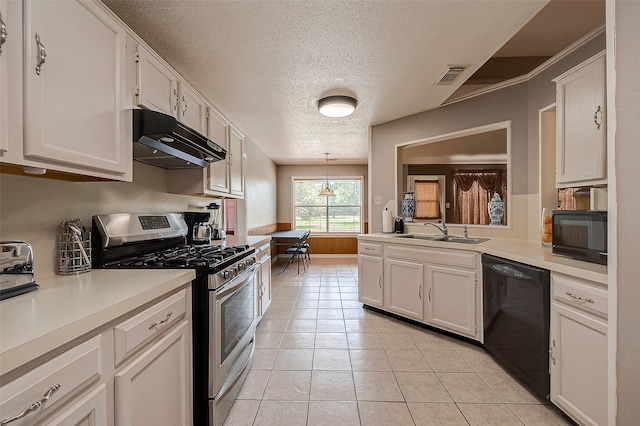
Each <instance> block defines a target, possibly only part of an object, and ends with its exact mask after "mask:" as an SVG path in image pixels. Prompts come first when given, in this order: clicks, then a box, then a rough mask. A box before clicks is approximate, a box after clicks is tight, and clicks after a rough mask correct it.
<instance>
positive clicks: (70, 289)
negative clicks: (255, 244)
mask: <svg viewBox="0 0 640 426" xmlns="http://www.w3.org/2000/svg"><path fill="white" fill-rule="evenodd" d="M194 278H195V272H194V271H193V270H192V269H185V270H176V269H162V270H160V269H145V270H138V269H128V270H109V269H94V270H92V271H91V272H87V273H84V274H76V275H54V274H51V275H49V276H44V277H40V278H38V280H37V282H38V284H40V289H38V290H36V291H32V292H31V293H27V294H23V295H21V296H17V297H13V298H10V299H6V300H3V301H2V302H0V375H2V374H5V373H7V372H9V371H11V370H13V369H15V368H17V367H19V366H21V365H24V364H26V363H27V362H29V361H31V360H34V359H36V358H37V357H39V356H41V355H44V354H46V353H47V352H49V351H51V350H53V349H55V348H57V347H59V346H62V345H64V344H66V343H68V342H70V341H72V340H74V339H76V338H78V337H80V336H82V335H84V334H86V333H88V332H90V331H93V330H95V329H97V328H99V327H101V326H102V325H104V324H106V323H108V322H110V321H112V320H114V319H116V318H118V317H120V316H122V315H124V314H126V313H128V312H130V311H132V310H134V309H136V308H138V307H140V306H142V305H144V304H146V303H148V302H151V301H152V300H154V299H156V298H158V297H160V296H162V295H164V294H166V293H169V292H171V291H172V290H174V289H177V288H179V287H182V286H184V285H185V284H187V283H190V282H191V281H192V280H193V279H194Z"/></svg>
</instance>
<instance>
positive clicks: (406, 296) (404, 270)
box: [385, 259, 424, 321]
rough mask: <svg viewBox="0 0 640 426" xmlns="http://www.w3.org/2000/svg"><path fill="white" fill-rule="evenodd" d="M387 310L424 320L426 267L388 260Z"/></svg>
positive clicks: (386, 273) (386, 275)
mask: <svg viewBox="0 0 640 426" xmlns="http://www.w3.org/2000/svg"><path fill="white" fill-rule="evenodd" d="M385 271H386V272H385V293H386V294H385V308H386V309H387V310H389V311H390V312H393V313H396V314H399V315H403V316H406V317H408V318H412V319H416V320H420V321H422V320H423V319H424V298H423V293H424V289H423V285H424V265H423V264H422V263H416V262H407V261H402V260H396V259H388V260H387V261H386V262H385Z"/></svg>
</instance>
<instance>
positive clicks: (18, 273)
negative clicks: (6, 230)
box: [0, 241, 40, 300]
mask: <svg viewBox="0 0 640 426" xmlns="http://www.w3.org/2000/svg"><path fill="white" fill-rule="evenodd" d="M38 288H40V286H39V285H38V284H36V282H35V279H34V273H33V249H32V248H31V245H29V243H27V242H24V241H1V242H0V300H4V299H8V298H10V297H14V296H19V295H21V294H24V293H28V292H30V291H33V290H37V289H38Z"/></svg>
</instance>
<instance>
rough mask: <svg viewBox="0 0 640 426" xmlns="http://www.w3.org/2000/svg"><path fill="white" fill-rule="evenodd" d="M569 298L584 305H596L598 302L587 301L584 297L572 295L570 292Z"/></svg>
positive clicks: (568, 293)
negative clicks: (585, 303)
mask: <svg viewBox="0 0 640 426" xmlns="http://www.w3.org/2000/svg"><path fill="white" fill-rule="evenodd" d="M567 296H569V297H570V298H572V299H573V300H575V301H577V302H580V303H584V302H587V303H596V302H595V300H593V299H585V298H584V297H580V296H577V295H575V294H573V293H570V292H567Z"/></svg>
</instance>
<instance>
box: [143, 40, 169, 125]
mask: <svg viewBox="0 0 640 426" xmlns="http://www.w3.org/2000/svg"><path fill="white" fill-rule="evenodd" d="M137 49H138V56H137V59H136V60H137V62H138V66H137V74H138V75H137V80H138V84H137V87H136V103H137V104H138V105H139V106H141V107H144V108H147V109H152V110H154V111H160V112H164V113H165V114H168V115H171V116H173V117H176V118H177V117H178V105H179V97H178V77H177V76H176V75H175V74H174V73H173V71H171V70H170V69H169V68H167V66H166V65H165V64H164V63H163V62H162V61H160V60H158V59H157V58H156V57H155V56H153V55H152V54H151V52H149V51H148V50H147V49H146V48H145V47H144V46H142V45H138V46H137Z"/></svg>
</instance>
